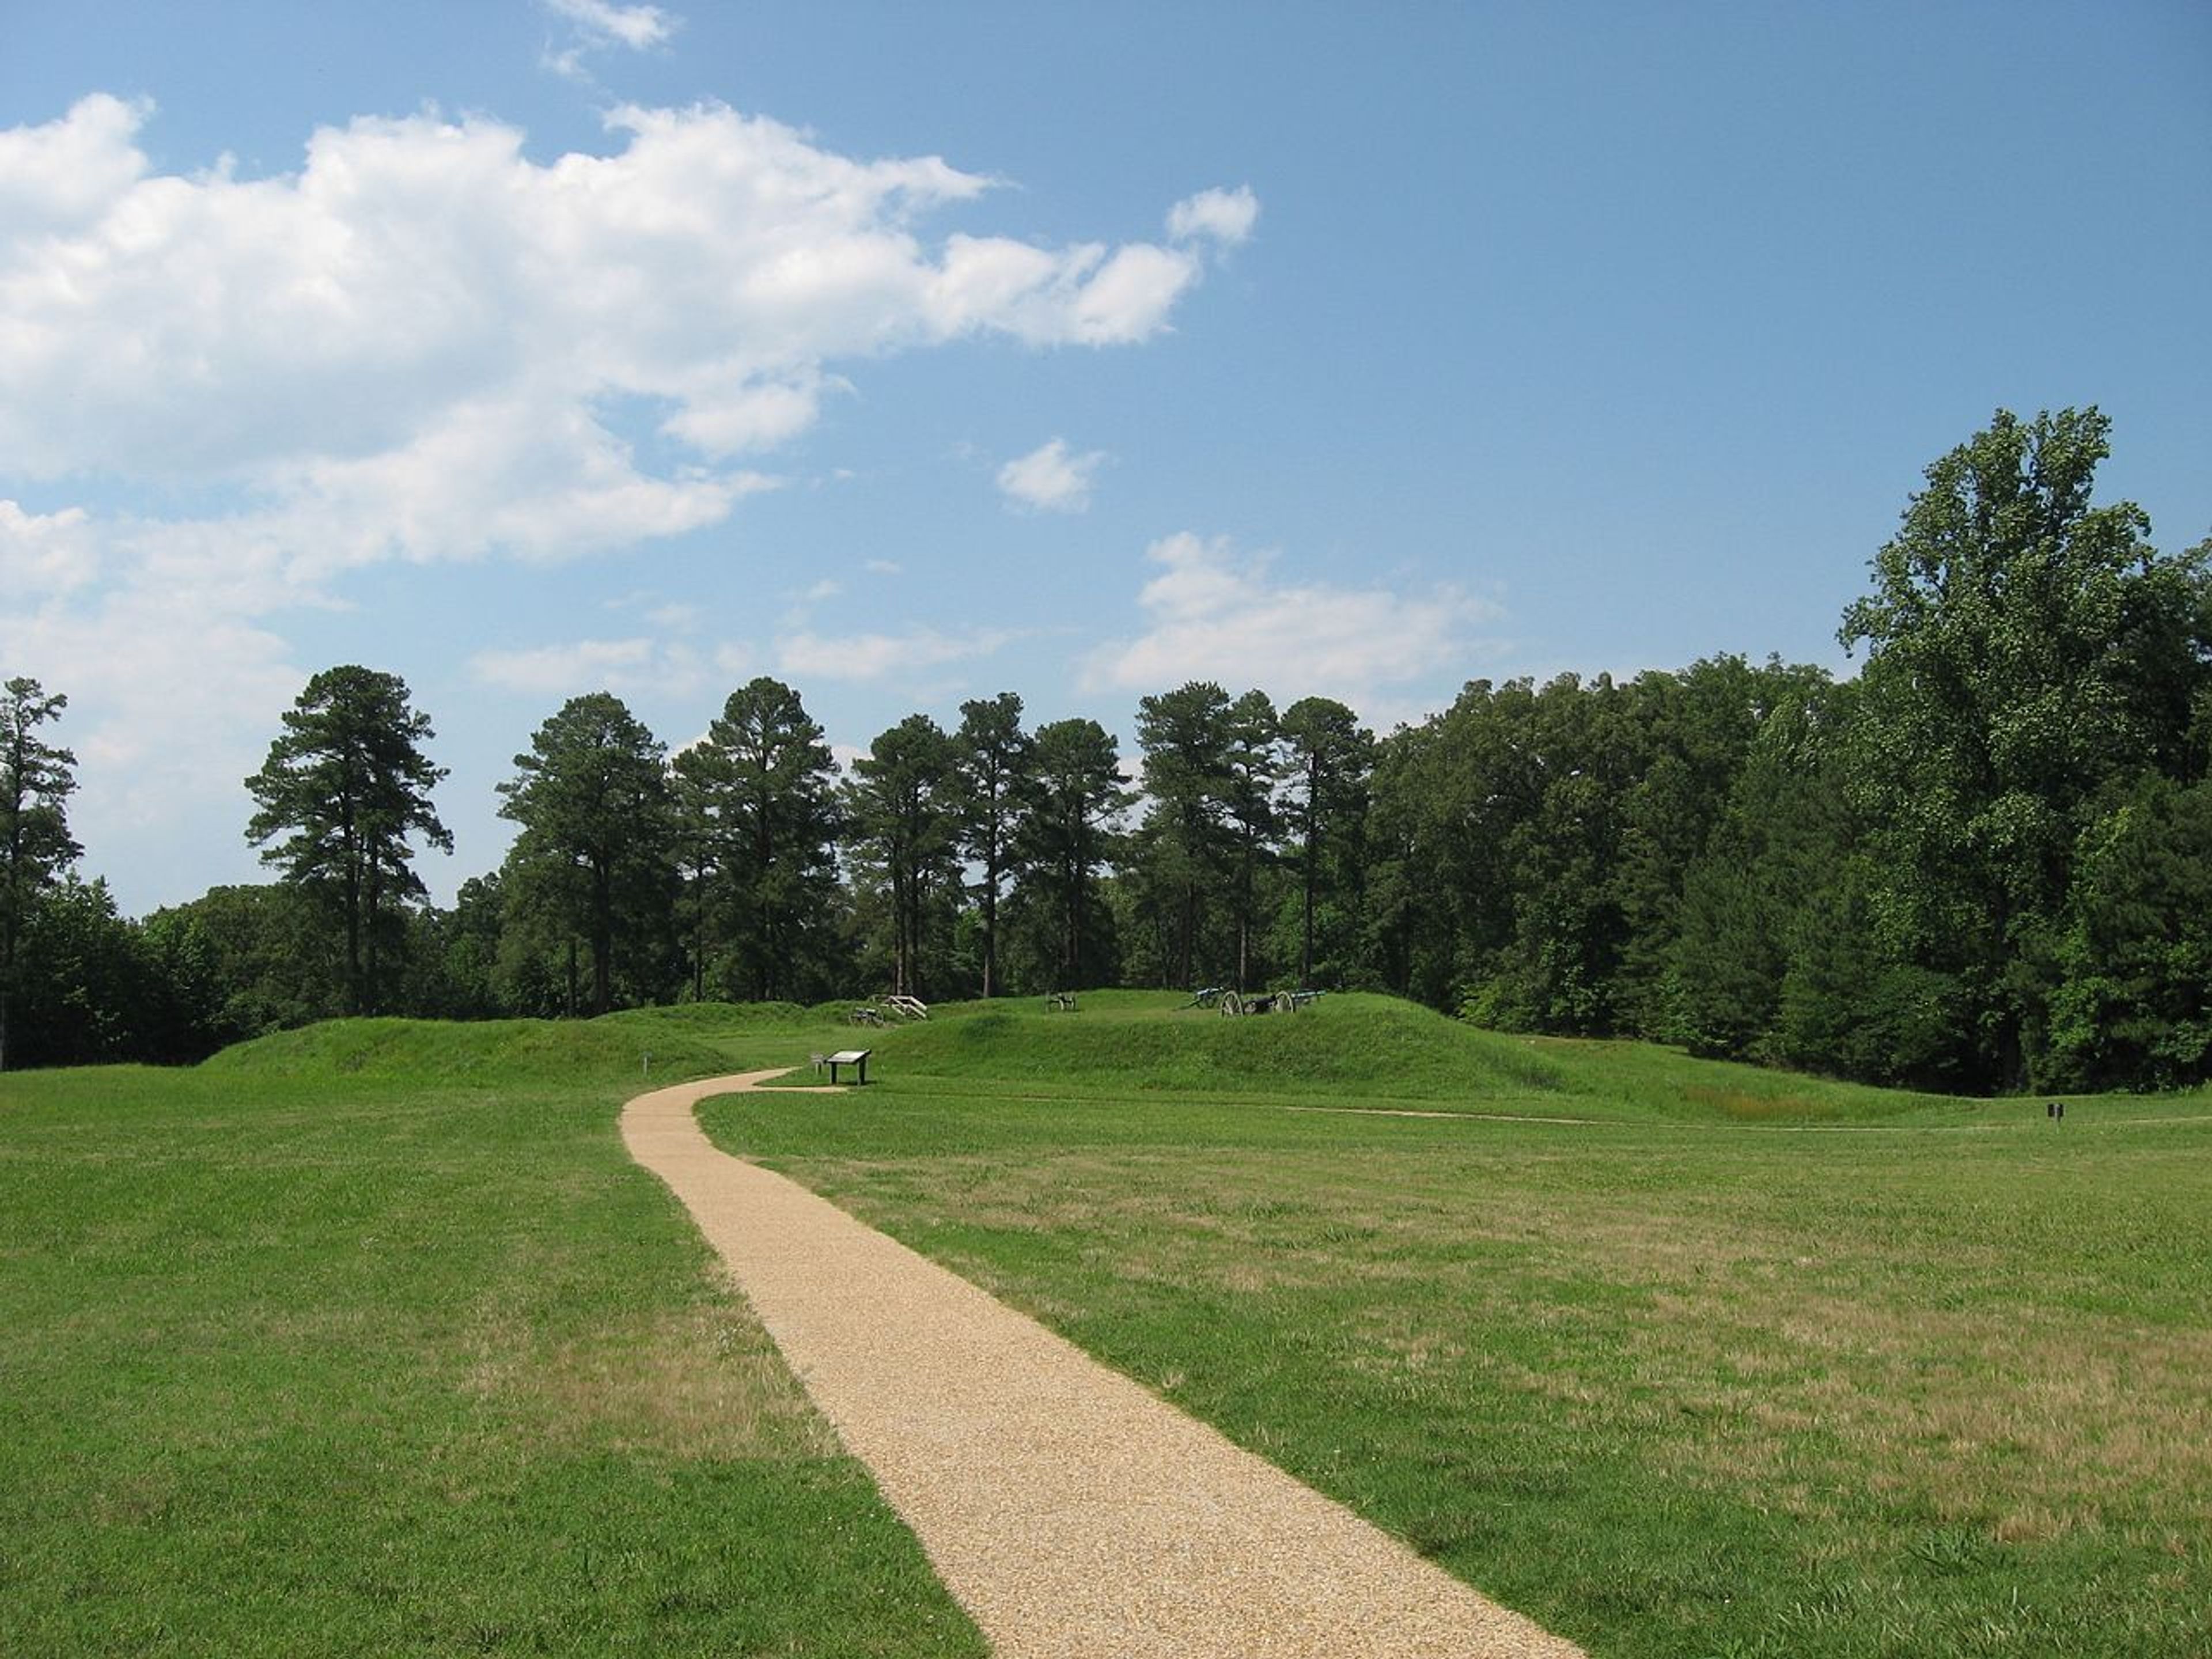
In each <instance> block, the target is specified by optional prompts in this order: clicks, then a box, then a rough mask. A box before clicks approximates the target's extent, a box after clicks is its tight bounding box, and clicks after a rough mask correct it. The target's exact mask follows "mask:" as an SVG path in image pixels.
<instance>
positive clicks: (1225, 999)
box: [1221, 991, 1244, 1019]
mask: <svg viewBox="0 0 2212 1659" xmlns="http://www.w3.org/2000/svg"><path fill="white" fill-rule="evenodd" d="M1221 1012H1223V1013H1224V1014H1226V1015H1227V1016H1229V1017H1230V1018H1231V1019H1234V1018H1236V1017H1237V1015H1239V1014H1241V1013H1243V1012H1244V999H1243V997H1240V996H1238V995H1237V993H1236V992H1234V991H1224V992H1223V993H1222V994H1221Z"/></svg>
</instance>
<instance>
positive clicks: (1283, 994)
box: [1275, 991, 1298, 1014]
mask: <svg viewBox="0 0 2212 1659" xmlns="http://www.w3.org/2000/svg"><path fill="white" fill-rule="evenodd" d="M1297 1011H1298V1002H1297V998H1296V997H1294V996H1292V995H1291V994H1290V993H1289V992H1288V991H1278V992H1276V993H1275V1012H1277V1013H1279V1014H1295V1013H1296V1012H1297Z"/></svg>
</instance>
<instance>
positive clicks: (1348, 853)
mask: <svg viewBox="0 0 2212 1659" xmlns="http://www.w3.org/2000/svg"><path fill="white" fill-rule="evenodd" d="M1282 737H1283V748H1284V758H1285V767H1286V769H1287V774H1286V775H1287V776H1288V778H1289V781H1290V789H1289V791H1288V793H1287V795H1286V798H1285V801H1284V804H1283V813H1284V821H1285V828H1286V829H1288V831H1289V833H1290V836H1291V858H1292V860H1294V861H1295V864H1296V866H1297V873H1298V889H1297V908H1296V914H1297V941H1298V943H1297V953H1296V957H1295V959H1296V961H1297V964H1298V983H1299V984H1300V985H1301V986H1327V987H1341V986H1344V985H1346V984H1347V983H1350V982H1352V978H1353V976H1354V975H1355V974H1356V973H1357V971H1358V969H1357V963H1358V945H1359V937H1360V933H1361V922H1362V920H1363V915H1362V912H1363V905H1362V899H1363V897H1364V887H1365V881H1364V869H1363V865H1362V861H1361V859H1360V856H1359V855H1360V853H1361V851H1362V843H1363V842H1364V832H1365V829H1366V820H1367V807H1368V800H1369V787H1370V781H1371V780H1372V777H1373V775H1374V770H1375V734H1374V733H1373V732H1370V731H1368V730H1367V729H1366V728H1365V727H1364V726H1361V725H1360V724H1359V718H1358V715H1356V714H1353V713H1352V710H1351V709H1350V708H1346V706H1345V705H1344V704H1342V703H1340V702H1336V701H1335V700H1334V698H1330V697H1301V698H1300V699H1299V700H1298V701H1297V702H1294V703H1292V704H1291V706H1290V707H1289V708H1286V709H1285V710H1284V711H1283V720H1282ZM1285 914H1286V915H1287V914H1288V910H1287V908H1286V911H1285ZM1283 955H1284V957H1285V960H1289V959H1291V953H1290V952H1288V951H1284V952H1283Z"/></svg>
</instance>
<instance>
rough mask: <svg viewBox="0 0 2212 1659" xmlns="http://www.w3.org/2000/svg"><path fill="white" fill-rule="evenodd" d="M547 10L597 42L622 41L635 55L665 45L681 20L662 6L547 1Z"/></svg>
mask: <svg viewBox="0 0 2212 1659" xmlns="http://www.w3.org/2000/svg"><path fill="white" fill-rule="evenodd" d="M544 4H545V9H546V10H548V11H550V12H551V13H552V14H553V15H555V16H556V17H565V18H567V19H568V21H570V22H572V23H574V24H575V25H576V27H578V28H580V29H581V30H582V31H583V32H584V33H586V34H587V35H589V36H591V37H592V39H594V40H605V41H613V42H618V43H620V44H621V45H623V46H628V47H629V48H630V49H631V50H632V51H634V52H643V51H644V50H646V49H647V47H649V46H665V44H667V41H668V38H669V37H670V36H671V34H673V33H675V32H676V26H677V23H678V21H679V20H678V19H677V18H675V17H673V16H671V15H669V14H668V13H666V12H665V11H663V10H661V9H660V8H659V7H658V6H617V5H613V4H611V3H609V0H544Z"/></svg>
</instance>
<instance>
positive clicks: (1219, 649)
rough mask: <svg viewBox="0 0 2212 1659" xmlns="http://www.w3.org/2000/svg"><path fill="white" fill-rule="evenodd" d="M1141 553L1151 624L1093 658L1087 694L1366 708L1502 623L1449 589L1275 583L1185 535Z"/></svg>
mask: <svg viewBox="0 0 2212 1659" xmlns="http://www.w3.org/2000/svg"><path fill="white" fill-rule="evenodd" d="M1145 556H1146V558H1147V559H1148V560H1149V561H1150V562H1152V563H1153V564H1155V565H1157V566H1159V567H1160V574H1158V575H1156V576H1154V577H1153V578H1152V580H1149V581H1148V582H1146V584H1145V586H1144V588H1143V590H1142V591H1141V592H1139V595H1138V603H1139V605H1141V606H1142V607H1143V608H1144V610H1145V611H1146V613H1147V616H1148V617H1149V619H1150V623H1151V625H1150V627H1149V628H1148V629H1146V632H1145V633H1144V634H1143V635H1140V636H1139V637H1138V638H1136V639H1134V640H1128V641H1118V642H1115V643H1113V644H1109V645H1107V646H1104V647H1101V648H1100V649H1099V650H1097V651H1096V652H1094V653H1091V655H1090V657H1089V658H1088V659H1086V660H1085V664H1084V666H1083V675H1082V678H1083V681H1084V684H1085V689H1086V690H1123V691H1128V690H1138V691H1158V690H1164V689H1165V688H1168V687H1172V686H1176V685H1180V684H1183V683H1184V682H1185V681H1188V680H1191V679H1212V680H1218V681H1219V682H1221V683H1222V684H1224V685H1227V686H1230V687H1231V688H1232V689H1235V688H1239V687H1243V686H1251V685H1257V686H1261V687H1263V688H1266V689H1267V690H1271V691H1273V692H1274V693H1276V694H1277V695H1278V696H1281V697H1284V698H1285V699H1293V698H1296V697H1301V696H1309V695H1319V696H1335V697H1339V698H1341V699H1342V700H1344V701H1345V702H1349V703H1351V704H1352V705H1353V706H1354V707H1359V706H1361V704H1362V703H1363V702H1365V701H1371V700H1372V697H1373V694H1374V692H1375V690H1376V688H1378V687H1383V686H1389V685H1394V684H1406V683H1407V682H1411V681H1413V680H1416V679H1419V678H1422V677H1424V676H1427V675H1432V674H1435V673H1437V672H1438V671H1443V670H1447V669H1451V668H1452V667H1453V666H1454V665H1455V664H1458V663H1461V662H1463V661H1464V659H1466V658H1467V657H1468V654H1469V653H1471V652H1472V651H1473V650H1474V649H1476V648H1478V642H1477V641H1476V639H1475V636H1474V629H1476V628H1477V627H1478V626H1479V625H1480V624H1481V623H1485V622H1487V621H1491V620H1493V619H1494V618H1495V617H1496V615H1497V611H1496V609H1495V607H1494V606H1492V605H1489V604H1487V603H1486V602H1485V601H1483V600H1480V599H1474V598H1472V597H1470V596H1468V594H1466V593H1464V592H1461V591H1460V590H1458V589H1456V588H1454V587H1450V586H1437V587H1434V588H1431V590H1429V591H1428V592H1424V593H1413V594H1407V593H1397V592H1391V591H1390V590H1389V589H1388V588H1382V587H1345V586H1338V585H1336V584H1334V583H1330V582H1300V583H1280V582H1278V581H1276V580H1274V577H1273V564H1274V562H1275V561H1274V556H1273V555H1272V554H1266V553H1251V554H1246V553H1239V552H1238V551H1237V550H1236V549H1235V548H1234V547H1233V546H1232V545H1231V544H1230V542H1229V541H1228V539H1227V538H1224V537H1216V538H1212V539H1206V538H1200V537H1199V536H1195V535H1193V534H1191V533H1189V532H1182V533H1181V534H1177V535H1174V536H1170V537H1167V538H1164V539H1163V540H1161V541H1158V542H1155V543H1154V544H1152V546H1151V547H1150V548H1149V549H1148V550H1146V555H1145ZM1286 676H1287V677H1290V678H1285V677H1286Z"/></svg>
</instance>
